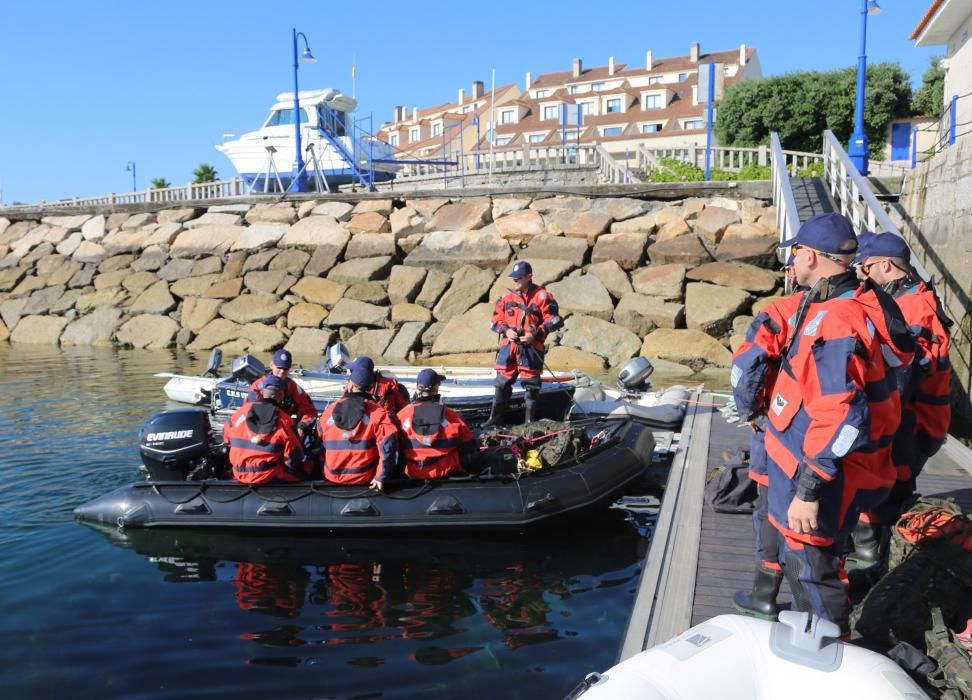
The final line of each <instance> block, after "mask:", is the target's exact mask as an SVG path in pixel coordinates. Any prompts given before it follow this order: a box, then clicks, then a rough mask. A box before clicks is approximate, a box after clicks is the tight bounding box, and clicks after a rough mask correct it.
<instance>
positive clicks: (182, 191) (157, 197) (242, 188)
mask: <svg viewBox="0 0 972 700" xmlns="http://www.w3.org/2000/svg"><path fill="white" fill-rule="evenodd" d="M247 194H248V192H247V188H246V185H245V184H244V182H243V178H241V177H234V178H233V179H232V180H217V181H216V182H203V183H200V184H194V183H189V184H188V185H181V186H179V187H163V188H158V189H151V188H150V189H147V190H139V191H138V192H120V193H116V192H113V193H111V194H106V195H102V196H101V197H75V198H74V199H59V200H57V201H56V202H40V203H39V204H37V205H27V206H30V207H35V206H44V207H45V208H48V207H49V208H68V207H97V206H114V205H116V204H155V203H159V204H163V203H166V202H195V201H199V200H206V199H227V198H230V197H242V196H246V195H247ZM10 208H11V209H16V208H17V207H10Z"/></svg>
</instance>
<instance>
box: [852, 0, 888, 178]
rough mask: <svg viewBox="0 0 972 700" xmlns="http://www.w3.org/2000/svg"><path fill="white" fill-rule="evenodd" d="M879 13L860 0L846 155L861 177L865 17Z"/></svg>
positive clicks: (863, 170) (874, 4)
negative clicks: (858, 46) (854, 98)
mask: <svg viewBox="0 0 972 700" xmlns="http://www.w3.org/2000/svg"><path fill="white" fill-rule="evenodd" d="M880 11H881V7H880V5H878V4H877V0H861V55H860V56H859V57H858V59H857V103H856V104H855V105H854V133H853V134H851V138H850V144H848V146H847V155H848V156H850V159H851V162H852V163H853V164H854V165H855V166H857V171H858V172H859V173H860V174H861V175H867V134H866V133H864V83H865V80H866V78H867V16H868V15H876V14H878V13H879V12H880Z"/></svg>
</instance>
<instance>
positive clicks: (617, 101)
mask: <svg viewBox="0 0 972 700" xmlns="http://www.w3.org/2000/svg"><path fill="white" fill-rule="evenodd" d="M620 111H621V98H620V97H615V98H612V99H610V100H608V101H607V113H608V114H611V113H613V112H620Z"/></svg>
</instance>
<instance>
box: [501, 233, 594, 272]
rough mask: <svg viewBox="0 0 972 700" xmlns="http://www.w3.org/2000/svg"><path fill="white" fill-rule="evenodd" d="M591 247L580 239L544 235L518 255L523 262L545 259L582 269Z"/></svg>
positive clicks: (536, 237)
mask: <svg viewBox="0 0 972 700" xmlns="http://www.w3.org/2000/svg"><path fill="white" fill-rule="evenodd" d="M589 250H590V247H589V246H588V245H587V241H585V240H583V239H580V238H565V237H564V236H554V235H550V234H543V235H541V236H535V237H534V238H533V239H532V240H531V241H530V243H529V245H527V247H526V250H525V251H521V252H520V253H518V257H519V258H521V259H522V260H531V261H532V260H533V259H534V258H543V259H546V260H567V261H569V262H570V263H571V264H572V265H574V267H581V266H582V265H584V263H585V262H586V258H587V253H588V251H589Z"/></svg>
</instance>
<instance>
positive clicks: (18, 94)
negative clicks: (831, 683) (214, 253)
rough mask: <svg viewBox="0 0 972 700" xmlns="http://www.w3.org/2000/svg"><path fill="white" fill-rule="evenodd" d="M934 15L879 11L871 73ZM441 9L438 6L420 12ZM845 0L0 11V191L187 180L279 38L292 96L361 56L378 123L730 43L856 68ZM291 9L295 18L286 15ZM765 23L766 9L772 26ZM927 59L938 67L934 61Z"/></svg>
mask: <svg viewBox="0 0 972 700" xmlns="http://www.w3.org/2000/svg"><path fill="white" fill-rule="evenodd" d="M929 4H930V0H908V1H907V2H905V1H903V0H886V2H884V3H883V4H882V7H883V12H882V13H881V14H880V15H878V16H876V17H871V18H870V20H869V22H868V58H869V60H871V61H897V62H899V63H900V64H901V65H902V66H903V67H904V68H905V69H906V70H908V71H909V72H910V73H911V74H912V78H913V81H914V82H915V83H916V84H917V82H918V81H919V80H920V77H921V74H922V73H923V72H924V70H925V68H926V67H927V65H928V60H929V56H931V55H932V54H933V53H936V51H934V50H929V49H918V48H916V47H915V46H914V45H913V43H912V42H909V41H908V35H909V34H910V33H911V31H912V29H913V28H914V26H915V25H916V24H917V23H918V21H919V19H920V18H921V15H922V14H923V12H924V11H925V9H926V8H927V6H928V5H929ZM436 7H438V8H439V9H433V8H436ZM859 7H860V3H859V2H858V0H812V2H788V1H784V2H779V1H778V2H769V1H767V0H762V1H757V0H733V1H731V2H729V1H726V0H695V2H672V1H671V0H665V1H658V0H640V1H627V2H626V1H624V0H622V1H621V2H616V3H591V2H573V1H572V0H562V1H560V2H547V1H546V0H532V1H531V2H523V0H519V1H518V2H507V1H505V0H500V1H497V2H491V3H477V2H449V3H444V2H443V3H436V2H422V3H402V2H384V1H383V0H378V2H374V3H370V4H365V3H360V2H344V3H323V2H298V3H268V2H265V1H264V2H249V1H247V0H237V1H236V2H231V3H230V2H213V1H211V0H196V1H195V2H184V1H183V0H169V1H168V2H162V3H145V2H125V3H123V2H105V1H102V0H88V1H87V2H75V1H74V0H54V1H53V2H51V1H48V2H25V1H24V0H8V1H7V2H4V3H3V4H0V27H2V36H3V41H2V42H0V95H2V97H0V192H2V198H0V199H2V201H3V202H6V203H8V204H9V203H11V202H14V201H21V202H36V201H39V200H42V199H47V200H51V199H58V198H62V197H73V196H94V195H100V194H106V193H108V192H124V191H128V190H130V189H131V186H132V180H131V174H130V173H128V172H126V170H125V166H126V163H127V162H128V161H135V163H136V166H137V174H138V187H139V189H142V188H144V187H146V186H147V185H148V183H149V180H150V179H151V178H153V177H164V178H166V179H167V180H169V181H170V182H172V183H173V184H184V183H186V182H189V181H190V180H191V179H192V170H193V169H194V168H195V167H196V166H197V165H198V164H199V163H201V162H209V163H211V164H212V165H214V166H215V167H216V169H217V170H218V171H219V174H220V177H230V176H232V175H233V174H234V171H233V168H232V166H231V165H230V163H229V161H227V160H226V159H225V158H224V157H223V155H222V154H220V153H218V152H217V151H215V150H214V148H213V146H214V145H215V144H217V143H220V142H221V141H222V134H223V133H226V132H235V133H240V132H241V131H243V130H250V129H253V128H256V127H257V126H259V124H260V123H261V122H262V120H263V119H264V118H265V117H266V114H267V110H268V108H269V106H270V104H271V103H272V101H273V98H274V96H275V95H276V94H277V93H279V92H284V91H288V90H291V89H292V80H293V78H292V68H291V38H290V37H291V33H290V32H291V27H294V26H296V27H297V29H298V30H300V31H303V32H304V33H305V34H306V35H307V37H308V38H309V39H310V46H311V49H312V50H313V52H314V55H315V56H316V57H317V58H318V62H317V63H316V64H313V65H306V66H302V67H301V69H300V80H301V83H300V85H301V89H308V88H315V87H326V86H332V87H336V88H338V89H340V90H343V91H345V92H348V93H350V91H351V62H352V57H356V61H357V70H358V80H357V96H358V101H359V115H361V114H367V113H369V112H370V113H373V114H374V116H375V123H376V125H377V124H379V123H381V122H382V121H385V120H388V119H389V118H390V116H391V114H392V107H393V106H394V105H396V104H404V105H407V106H409V107H412V106H415V105H418V106H422V107H424V106H429V105H433V104H438V103H441V102H445V101H449V100H454V99H455V98H456V93H457V90H458V89H459V88H460V87H465V88H466V90H467V94H468V91H469V88H470V85H471V83H472V81H474V80H477V79H479V80H483V81H484V82H485V83H486V85H487V87H488V85H489V80H490V71H491V69H492V68H495V69H496V81H497V84H498V85H500V84H505V83H510V82H517V83H519V84H520V85H521V86H522V83H523V77H524V73H525V71H527V70H530V71H532V72H533V74H534V75H537V74H539V73H543V72H548V71H555V70H567V69H569V67H570V65H571V60H572V59H573V58H574V57H575V56H576V57H580V58H582V59H583V61H584V64H585V65H588V66H594V65H604V64H606V63H607V60H608V57H609V56H611V55H613V56H614V57H615V60H616V61H617V62H619V63H629V64H640V63H641V62H642V61H643V60H644V55H645V50H646V49H651V50H652V51H653V52H654V55H655V56H656V57H663V56H673V55H685V54H687V53H688V47H689V44H690V43H692V42H693V41H698V42H700V43H701V45H702V50H703V51H706V50H723V49H729V48H734V47H738V45H739V44H740V43H746V44H747V45H749V46H754V47H756V48H757V50H758V51H759V56H760V62H761V65H762V68H763V73H764V75H776V74H779V73H785V72H788V71H792V70H826V69H830V68H837V67H844V66H850V65H855V64H856V61H857V54H858V42H859V32H860V29H859V27H860V23H859V14H858V10H859ZM288 8H299V9H288ZM365 8H367V9H365ZM768 8H773V9H772V13H770V12H769V11H768ZM943 49H944V47H939V50H938V51H937V53H939V54H940V53H943Z"/></svg>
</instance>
